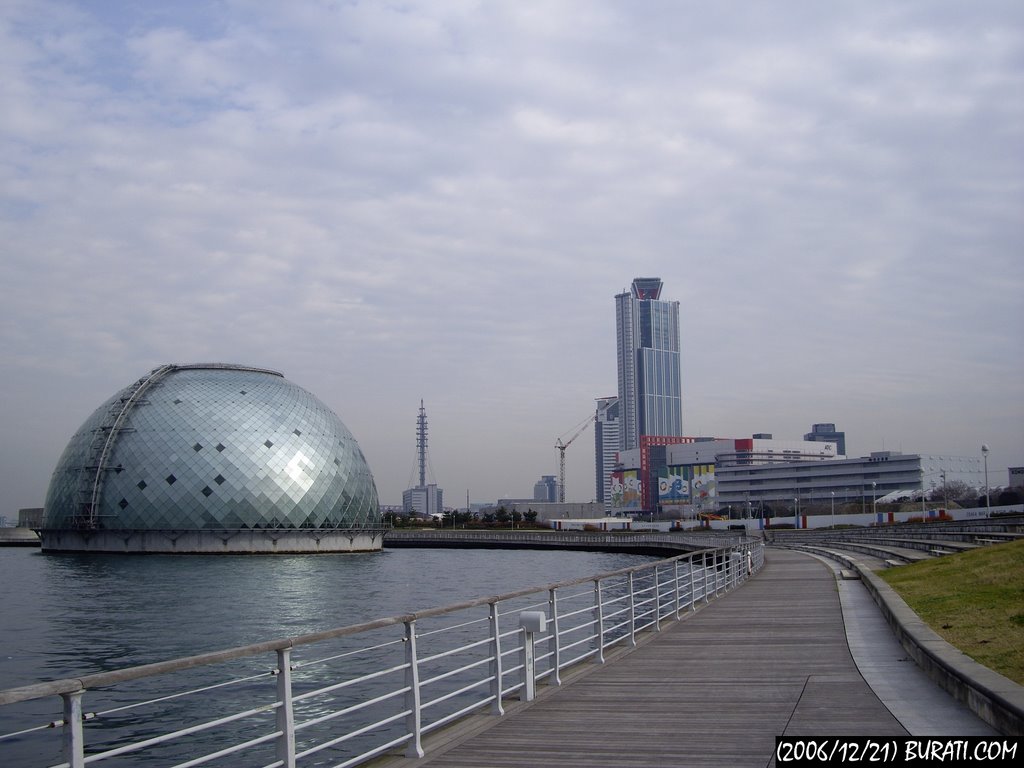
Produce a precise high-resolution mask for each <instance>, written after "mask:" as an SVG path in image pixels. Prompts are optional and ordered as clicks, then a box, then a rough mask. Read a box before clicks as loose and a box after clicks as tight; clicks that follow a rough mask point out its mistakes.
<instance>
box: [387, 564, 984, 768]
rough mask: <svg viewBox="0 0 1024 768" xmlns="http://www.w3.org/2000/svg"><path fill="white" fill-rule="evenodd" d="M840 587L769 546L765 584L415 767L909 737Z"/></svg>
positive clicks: (639, 762)
mask: <svg viewBox="0 0 1024 768" xmlns="http://www.w3.org/2000/svg"><path fill="white" fill-rule="evenodd" d="M841 588H842V587H841V586H840V588H837V584H836V580H835V577H834V575H833V573H832V570H831V568H830V567H829V566H827V565H826V564H824V563H823V562H821V561H819V560H817V559H815V558H813V557H810V556H808V555H805V554H802V553H798V552H792V551H788V550H775V549H771V550H769V552H768V555H767V563H766V565H765V568H764V570H763V571H762V572H761V574H759V575H758V577H757V578H755V579H753V580H751V581H750V582H747V583H746V584H744V585H743V586H742V587H740V588H739V589H737V590H736V591H735V592H734V593H732V594H731V595H728V596H727V597H724V598H722V599H720V600H718V601H715V602H713V603H711V604H710V605H708V606H706V607H704V608H703V609H702V610H700V611H698V612H697V613H696V614H695V615H692V616H690V617H688V618H686V619H685V620H684V621H682V622H678V623H675V622H673V623H671V624H669V625H668V627H669V628H668V629H666V630H665V631H663V632H662V633H660V634H659V635H657V636H655V637H654V638H653V639H652V640H650V642H648V643H646V644H645V645H643V646H642V647H641V648H640V649H639V650H637V651H635V652H633V653H631V654H629V655H626V656H624V657H623V658H620V659H618V660H616V661H615V662H614V663H611V664H607V665H605V666H603V667H601V666H597V665H594V667H593V668H592V669H593V671H591V672H588V673H587V674H585V675H583V676H581V677H580V678H579V679H577V680H575V681H573V682H572V683H571V684H570V685H565V686H562V687H561V688H557V689H547V690H546V691H545V692H544V694H543V695H542V696H540V697H538V699H537V700H536V701H534V702H533V703H532V704H530V705H526V706H524V707H523V708H522V709H521V710H519V711H518V712H516V713H515V714H513V715H511V716H506V717H505V718H502V719H500V720H495V719H491V720H489V721H486V720H485V721H481V722H485V724H486V727H485V728H484V729H483V730H481V731H480V732H478V733H476V734H475V735H470V736H464V737H462V738H461V739H456V740H455V741H454V742H453V743H452V744H451V745H449V746H447V747H442V748H440V749H439V750H434V751H431V752H430V753H428V756H427V757H425V758H423V759H422V760H418V761H409V762H407V763H406V764H407V765H410V766H412V765H415V766H431V767H432V768H444V767H447V766H452V767H453V768H454V767H456V766H461V767H465V766H474V767H477V768H483V767H484V766H487V767H488V768H503V767H509V768H544V767H545V766H552V767H553V768H554V767H555V766H558V767H559V768H574V767H579V768H583V767H585V768H601V767H602V766H609V767H614V768H628V767H629V766H650V767H651V768H667V767H668V766H730V767H736V766H758V767H759V768H760V767H761V766H768V765H772V764H773V760H772V752H773V750H774V746H775V742H774V740H775V737H776V736H777V735H792V736H817V737H822V736H840V735H855V736H866V735H873V736H884V735H906V734H907V733H908V730H907V729H906V728H904V727H903V726H902V725H901V724H900V721H899V720H898V719H897V718H896V717H895V716H894V715H893V714H892V713H891V712H890V711H889V709H888V708H887V707H886V706H885V705H884V704H883V703H882V702H881V701H880V700H879V698H878V696H876V695H875V693H874V692H873V691H872V689H871V688H870V687H869V686H868V684H867V683H866V682H865V680H864V678H863V677H862V676H861V673H860V672H859V671H858V668H857V665H856V664H855V662H854V659H853V656H852V655H851V652H850V646H849V645H848V644H847V635H846V628H845V625H844V617H843V612H842V608H841V603H840V596H839V589H841ZM861 589H863V588H862V587H861ZM863 607H864V606H861V608H863ZM908 663H911V664H912V662H908ZM932 688H933V691H931V692H930V693H929V694H928V695H932V694H934V695H937V696H941V697H945V698H948V697H946V694H944V693H942V692H941V691H940V690H939V689H938V688H937V687H934V686H932ZM920 704H921V707H922V708H926V707H928V706H929V704H930V702H929V700H927V699H926V700H924V701H922V702H920ZM971 717H973V715H972V716H971ZM947 735H954V734H947Z"/></svg>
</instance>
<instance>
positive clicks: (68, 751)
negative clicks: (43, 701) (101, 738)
mask: <svg viewBox="0 0 1024 768" xmlns="http://www.w3.org/2000/svg"><path fill="white" fill-rule="evenodd" d="M84 694H85V691H74V692H73V693H62V694H61V695H60V697H61V698H62V699H64V760H65V762H67V763H68V765H69V766H70V767H71V768H85V734H83V733H82V696H83V695H84Z"/></svg>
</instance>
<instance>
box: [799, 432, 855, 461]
mask: <svg viewBox="0 0 1024 768" xmlns="http://www.w3.org/2000/svg"><path fill="white" fill-rule="evenodd" d="M804 440H812V441H815V442H819V443H835V444H836V452H837V453H838V454H839V455H840V456H845V455H846V433H845V432H837V431H836V425H835V424H813V425H812V426H811V431H810V432H808V433H807V434H806V435H804Z"/></svg>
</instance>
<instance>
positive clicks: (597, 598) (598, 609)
mask: <svg viewBox="0 0 1024 768" xmlns="http://www.w3.org/2000/svg"><path fill="white" fill-rule="evenodd" d="M594 628H595V632H596V633H597V659H596V661H597V663H598V664H604V603H603V598H602V597H601V580H600V579H594Z"/></svg>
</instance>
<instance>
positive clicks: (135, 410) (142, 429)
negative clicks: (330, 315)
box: [40, 364, 384, 553]
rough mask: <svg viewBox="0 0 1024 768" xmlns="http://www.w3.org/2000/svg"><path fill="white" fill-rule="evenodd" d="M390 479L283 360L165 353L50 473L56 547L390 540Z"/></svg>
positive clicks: (49, 542)
mask: <svg viewBox="0 0 1024 768" xmlns="http://www.w3.org/2000/svg"><path fill="white" fill-rule="evenodd" d="M383 533H384V531H383V527H382V525H381V518H380V509H379V505H378V501H377V489H376V486H375V485H374V482H373V476H372V474H371V473H370V469H369V467H368V466H367V464H366V459H365V458H364V457H363V454H362V451H360V449H359V445H358V444H357V443H356V440H355V438H354V437H353V436H352V434H351V433H350V432H349V431H348V428H347V427H346V426H345V425H344V424H343V423H342V421H341V419H339V418H338V416H337V415H336V414H335V413H334V412H333V411H332V410H331V409H330V408H328V407H327V406H326V405H324V404H323V403H322V402H320V400H318V399H317V398H316V397H314V396H313V395H312V394H310V393H309V392H307V391H306V390H304V389H302V388H301V387H299V386H297V385H295V384H293V383H291V382H290V381H288V380H287V379H285V378H284V376H283V375H282V374H280V373H278V372H276V371H271V370H266V369H262V368H250V367H244V366H237V365H224V364H197V365H165V366H162V367H160V368H156V369H154V370H153V371H151V372H150V373H149V374H147V375H146V376H144V377H143V378H141V379H139V380H138V381H136V382H134V383H133V384H131V385H129V386H128V387H125V388H124V389H122V390H121V391H120V392H117V393H116V394H114V395H113V396H112V397H111V398H110V399H108V400H107V401H106V402H105V403H103V405H101V406H100V407H99V408H97V409H96V411H95V412H94V413H93V414H92V415H91V416H90V417H89V418H88V419H87V420H86V421H85V423H84V424H83V425H82V426H81V427H80V428H79V429H78V431H77V432H76V433H75V435H74V436H73V437H72V438H71V441H70V442H69V443H68V446H67V448H66V449H65V450H64V453H63V454H62V456H61V458H60V460H59V461H58V463H57V467H56V469H55V470H54V472H53V477H52V478H51V480H50V487H49V490H48V492H47V495H46V503H45V506H44V513H43V525H42V529H41V530H40V536H41V538H42V546H43V550H44V551H75V552H183V553H184V552H202V553H237V552H267V553H274V552H282V553H283V552H338V551H367V550H376V549H380V548H381V545H382V542H383Z"/></svg>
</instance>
